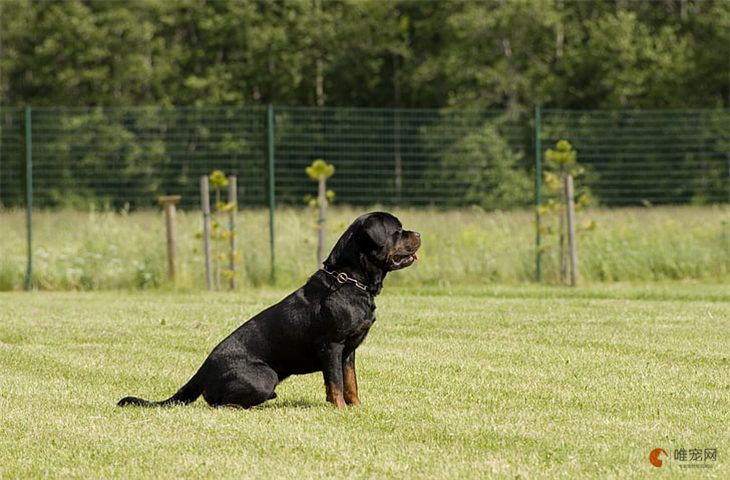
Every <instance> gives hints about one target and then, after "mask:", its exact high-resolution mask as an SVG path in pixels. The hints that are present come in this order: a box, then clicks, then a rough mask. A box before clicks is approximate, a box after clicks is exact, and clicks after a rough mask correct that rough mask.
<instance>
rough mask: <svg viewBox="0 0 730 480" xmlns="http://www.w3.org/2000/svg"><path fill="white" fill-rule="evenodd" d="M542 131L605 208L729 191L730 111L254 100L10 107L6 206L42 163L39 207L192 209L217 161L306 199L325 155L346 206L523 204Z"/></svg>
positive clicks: (6, 112)
mask: <svg viewBox="0 0 730 480" xmlns="http://www.w3.org/2000/svg"><path fill="white" fill-rule="evenodd" d="M26 131H29V132H30V135H26V133H25V132H26ZM536 131H537V132H539V136H540V140H541V145H542V150H544V149H545V148H550V147H552V146H553V145H554V144H555V142H557V140H559V139H567V140H569V141H570V142H571V143H572V145H573V147H574V148H575V149H576V150H577V151H578V161H579V162H580V163H581V164H582V165H584V166H585V168H586V175H584V176H583V177H582V179H581V181H582V182H583V183H584V187H586V188H587V189H589V190H590V191H591V193H592V196H593V197H594V199H595V201H596V202H597V203H598V204H599V205H606V206H624V205H641V204H690V203H692V204H707V203H718V202H722V203H724V202H728V201H730V153H729V152H730V141H729V140H730V139H729V137H730V115H729V114H728V112H727V111H725V110H688V111H565V110H543V111H542V112H541V115H540V116H535V115H534V114H533V112H532V111H524V112H516V113H515V112H512V113H508V112H503V111H479V110H427V109H424V110H403V109H361V108H304V107H261V106H255V107H215V108H179V107H178V108H173V107H130V108H101V107H94V108H57V107H42V108H41V107H38V108H36V107H34V108H32V109H30V108H26V109H22V108H20V109H19V108H0V203H1V204H2V205H4V206H6V207H22V206H24V205H25V202H26V182H25V179H26V170H27V167H28V166H29V165H28V162H31V163H32V165H30V166H31V167H32V168H31V174H32V188H33V190H32V191H33V205H34V206H36V207H40V208H48V207H52V208H58V207H86V206H88V205H89V204H94V205H97V206H100V207H107V208H110V209H120V208H131V209H135V208H149V207H152V206H153V205H155V202H156V198H157V197H158V196H159V195H169V194H177V195H182V196H183V200H182V206H183V207H187V208H193V207H195V206H197V205H198V204H199V193H198V190H197V189H198V177H199V176H200V175H204V174H207V173H210V172H211V171H212V170H223V171H224V172H225V173H227V174H235V175H237V177H238V182H239V186H240V193H239V204H241V205H245V206H264V205H269V204H270V201H271V200H272V196H273V199H274V200H275V201H276V203H277V204H282V203H283V204H290V205H303V200H304V197H305V196H306V195H307V194H312V193H313V192H314V191H315V190H316V185H315V184H314V183H313V182H311V180H309V179H308V178H307V176H306V175H305V173H304V168H305V167H306V166H307V165H309V164H310V163H311V162H312V160H314V159H316V158H322V159H324V160H325V161H327V162H328V163H331V164H334V165H335V167H336V169H337V170H336V173H335V175H334V176H333V177H332V178H331V179H330V182H329V187H330V188H331V189H333V190H334V191H335V193H336V202H337V203H341V204H351V205H372V204H382V205H399V206H426V205H430V206H436V207H461V206H470V205H478V206H480V207H483V208H485V209H504V208H511V207H525V206H529V205H531V204H532V203H533V202H534V195H535V192H534V190H535V180H534V177H535V175H536V174H537V175H538V176H539V175H540V172H539V171H537V170H536V169H535V156H536V154H540V153H542V152H535V149H534V144H535V138H534V137H535V133H534V132H536ZM272 179H273V180H274V182H273V190H272V188H271V183H270V180H272Z"/></svg>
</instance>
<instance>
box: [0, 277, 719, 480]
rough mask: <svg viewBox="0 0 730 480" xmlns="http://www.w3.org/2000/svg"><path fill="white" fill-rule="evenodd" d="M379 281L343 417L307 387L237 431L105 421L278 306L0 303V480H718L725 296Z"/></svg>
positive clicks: (190, 422)
mask: <svg viewBox="0 0 730 480" xmlns="http://www.w3.org/2000/svg"><path fill="white" fill-rule="evenodd" d="M407 274H408V272H407V271H404V272H396V273H395V274H393V278H395V277H396V275H407ZM390 280H391V279H390V278H389V279H387V280H386V288H385V293H384V294H383V295H381V296H380V297H378V299H377V303H378V310H377V312H376V313H377V315H378V321H377V322H376V324H375V325H374V327H373V329H372V330H371V333H370V336H369V337H368V339H367V340H366V342H365V343H364V344H363V345H362V347H361V348H360V349H359V350H358V366H359V370H358V374H359V383H360V391H361V399H362V401H363V406H362V407H359V408H349V409H347V410H344V411H338V410H336V409H334V408H333V407H331V406H329V405H328V404H326V403H325V401H324V387H323V381H322V378H321V375H320V374H313V375H308V376H299V377H295V378H291V379H288V380H286V381H285V382H283V383H282V384H281V385H280V386H279V388H278V389H277V393H278V395H279V397H278V398H277V399H276V400H273V401H269V402H267V403H265V404H264V405H262V406H260V407H257V408H254V409H251V410H247V411H235V410H227V409H213V408H210V407H208V406H207V405H206V404H205V403H204V402H203V401H202V400H199V401H197V402H196V403H194V404H191V405H188V406H186V407H173V408H155V409H144V408H124V409H122V408H117V407H115V403H116V401H117V400H119V399H120V398H121V397H123V396H125V395H129V394H134V395H140V396H142V397H145V398H150V399H163V398H166V397H167V396H169V395H170V394H172V393H173V392H174V391H175V390H176V389H177V388H179V387H180V386H181V385H182V384H183V383H184V382H186V381H187V380H188V378H189V377H190V376H191V375H192V374H193V373H194V371H195V370H196V369H197V368H198V366H199V365H200V364H201V362H202V361H203V359H204V358H205V356H206V355H207V354H208V352H209V351H210V349H211V348H213V346H214V345H215V344H217V343H218V342H219V341H220V340H221V339H222V338H223V337H225V336H226V335H228V333H230V332H231V331H232V330H233V329H234V328H236V327H237V326H238V325H239V324H240V323H241V322H243V321H244V320H245V319H247V318H249V317H250V316H252V315H253V314H255V313H257V312H259V311H260V310H261V309H263V308H264V307H266V306H268V305H271V304H272V303H274V302H275V301H277V300H278V299H280V298H282V297H283V296H284V295H286V294H287V293H288V290H285V289H263V290H261V289H258V290H250V291H247V292H243V293H236V294H198V293H195V294H194V293H159V292H157V293H151V292H141V293H117V292H105V293H73V292H70V293H69V292H66V293H39V292H36V293H31V294H24V293H2V294H0V371H2V374H1V375H0V410H1V411H2V415H1V416H0V478H23V479H26V478H105V479H113V478H221V479H228V478H230V479H241V478H261V479H276V478H296V479H307V478H326V477H337V478H396V479H398V478H403V479H409V478H424V479H434V478H444V479H453V478H492V477H495V478H551V479H552V478H566V479H575V478H622V479H623V478H647V477H649V476H650V475H661V476H662V478H686V477H687V475H688V474H693V475H695V476H696V475H698V474H701V475H703V476H704V477H709V478H728V476H730V433H729V432H730V429H728V425H730V351H729V350H728V345H730V324H729V322H728V318H730V292H729V291H728V289H727V288H726V286H697V285H689V286H688V285H677V284H671V285H658V286H642V285H639V286H635V285H619V284H614V285H607V286H606V285H604V286H598V287H589V288H580V289H562V288H554V287H553V288H550V287H537V286H495V287H459V288H449V287H446V288H444V287H441V288H439V287H430V288H426V287H404V286H397V285H394V283H393V282H390V283H388V282H389V281H390ZM655 448H663V449H665V450H666V451H667V452H669V454H670V456H671V455H672V454H673V451H674V450H675V449H681V448H684V449H687V450H689V449H693V448H700V449H716V451H717V460H716V461H708V462H704V463H707V464H708V465H709V466H710V467H711V468H703V469H701V470H700V469H693V470H692V471H689V470H688V469H686V468H682V467H681V465H682V462H679V461H675V460H667V459H665V463H664V466H663V467H662V468H661V470H659V469H657V468H655V467H653V466H651V465H650V463H649V453H650V452H651V451H652V450H653V449H655ZM688 463H690V462H684V464H688Z"/></svg>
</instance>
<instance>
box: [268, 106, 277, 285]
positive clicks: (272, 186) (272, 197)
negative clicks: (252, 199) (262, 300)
mask: <svg viewBox="0 0 730 480" xmlns="http://www.w3.org/2000/svg"><path fill="white" fill-rule="evenodd" d="M266 146H267V149H266V151H267V156H268V166H269V249H270V252H271V282H272V283H273V282H274V281H276V250H275V248H274V245H275V229H274V220H275V218H274V210H275V208H276V183H275V181H274V180H275V178H274V106H273V105H271V104H269V106H268V108H267V109H266Z"/></svg>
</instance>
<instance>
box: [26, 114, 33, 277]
mask: <svg viewBox="0 0 730 480" xmlns="http://www.w3.org/2000/svg"><path fill="white" fill-rule="evenodd" d="M32 132H33V128H32V119H31V108H30V105H26V106H25V215H26V217H25V218H26V228H27V237H28V270H27V272H26V274H25V289H26V290H30V289H31V287H32V286H33V137H32V135H33V133H32Z"/></svg>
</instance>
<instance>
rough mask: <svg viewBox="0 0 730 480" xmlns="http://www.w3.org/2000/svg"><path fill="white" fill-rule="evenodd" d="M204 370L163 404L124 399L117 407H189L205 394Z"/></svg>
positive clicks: (131, 398) (130, 398)
mask: <svg viewBox="0 0 730 480" xmlns="http://www.w3.org/2000/svg"><path fill="white" fill-rule="evenodd" d="M204 376H205V374H204V372H203V368H202V367H201V368H200V370H198V371H197V373H196V374H195V375H193V378H191V379H190V380H189V381H188V383H186V384H185V385H184V386H183V387H182V388H181V389H180V390H178V391H177V393H176V394H175V395H173V396H172V397H170V398H168V399H167V400H162V401H161V402H150V401H149V400H145V399H143V398H137V397H124V398H123V399H121V400H119V402H117V406H119V407H124V406H127V405H137V406H141V407H160V406H161V407H164V406H168V405H187V404H188V403H192V402H194V401H195V400H196V399H197V398H198V397H199V396H200V394H201V393H203V379H204Z"/></svg>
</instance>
